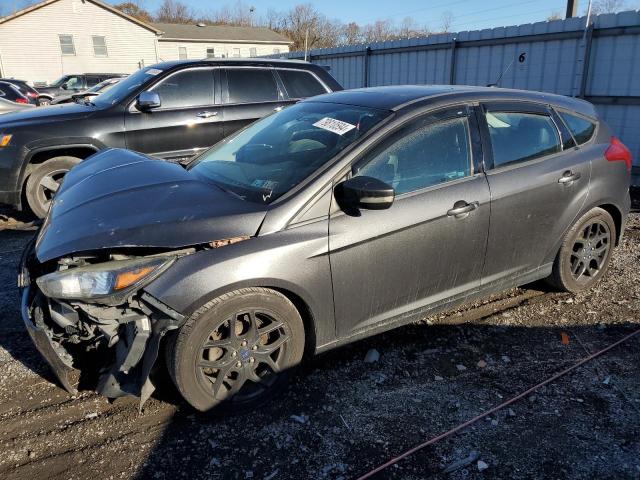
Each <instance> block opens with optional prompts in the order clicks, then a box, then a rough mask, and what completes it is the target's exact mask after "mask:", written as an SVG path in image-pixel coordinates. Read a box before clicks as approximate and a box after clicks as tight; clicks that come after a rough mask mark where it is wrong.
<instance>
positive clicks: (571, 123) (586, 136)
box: [558, 112, 596, 145]
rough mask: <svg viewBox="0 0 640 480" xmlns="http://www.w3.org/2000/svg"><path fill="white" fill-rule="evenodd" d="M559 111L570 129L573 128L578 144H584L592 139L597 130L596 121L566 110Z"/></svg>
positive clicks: (572, 131)
mask: <svg viewBox="0 0 640 480" xmlns="http://www.w3.org/2000/svg"><path fill="white" fill-rule="evenodd" d="M558 113H559V114H560V116H561V117H562V120H564V123H566V124H567V127H569V130H571V133H572V134H573V138H575V139H576V142H577V143H578V145H582V144H583V143H586V142H588V141H589V140H591V137H592V136H593V132H594V131H595V130H596V124H595V123H593V122H590V121H589V120H587V119H586V118H582V117H578V116H576V115H571V114H569V113H566V112H558Z"/></svg>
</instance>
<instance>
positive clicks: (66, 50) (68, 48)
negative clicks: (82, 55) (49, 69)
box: [58, 35, 76, 55]
mask: <svg viewBox="0 0 640 480" xmlns="http://www.w3.org/2000/svg"><path fill="white" fill-rule="evenodd" d="M58 39H59V40H60V51H61V52H62V55H75V54H76V47H75V45H74V44H73V35H58Z"/></svg>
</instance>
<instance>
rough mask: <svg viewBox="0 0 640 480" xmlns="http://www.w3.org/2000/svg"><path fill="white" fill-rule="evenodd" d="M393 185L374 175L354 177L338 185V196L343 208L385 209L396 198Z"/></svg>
mask: <svg viewBox="0 0 640 480" xmlns="http://www.w3.org/2000/svg"><path fill="white" fill-rule="evenodd" d="M395 195H396V193H395V191H394V190H393V187H391V186H390V185H387V184H386V183H384V182H383V181H382V180H378V179H377V178H373V177H353V178H350V179H349V180H346V181H344V182H342V183H340V184H338V186H337V187H336V198H337V200H338V202H339V204H340V206H341V207H342V208H343V209H345V208H346V209H353V208H365V209H368V210H384V209H386V208H389V207H390V206H391V205H392V204H393V200H394V199H395Z"/></svg>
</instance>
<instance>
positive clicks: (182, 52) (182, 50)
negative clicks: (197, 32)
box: [178, 47, 187, 60]
mask: <svg viewBox="0 0 640 480" xmlns="http://www.w3.org/2000/svg"><path fill="white" fill-rule="evenodd" d="M178 58H179V59H180V60H186V59H187V47H178Z"/></svg>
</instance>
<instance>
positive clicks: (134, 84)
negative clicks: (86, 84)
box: [93, 67, 162, 107]
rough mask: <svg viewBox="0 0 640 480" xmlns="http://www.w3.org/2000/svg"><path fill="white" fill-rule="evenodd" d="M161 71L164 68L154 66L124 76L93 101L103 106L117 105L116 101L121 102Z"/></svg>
mask: <svg viewBox="0 0 640 480" xmlns="http://www.w3.org/2000/svg"><path fill="white" fill-rule="evenodd" d="M161 72H162V70H159V69H157V68H153V67H148V68H143V69H142V70H138V71H137V72H135V73H132V74H131V75H129V76H128V77H127V78H123V79H122V80H121V81H119V82H118V83H116V84H115V85H114V86H113V87H112V88H109V89H107V90H106V91H105V92H103V93H101V94H100V95H98V96H97V97H94V98H93V103H94V104H96V105H99V106H103V107H107V106H109V105H115V104H116V103H119V102H120V101H122V100H124V99H125V98H126V97H128V96H129V94H130V93H131V92H132V91H134V90H137V89H138V88H139V87H140V86H142V85H143V84H145V83H146V82H148V81H149V80H151V79H152V78H153V77H154V76H156V75H158V74H159V73H161Z"/></svg>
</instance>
